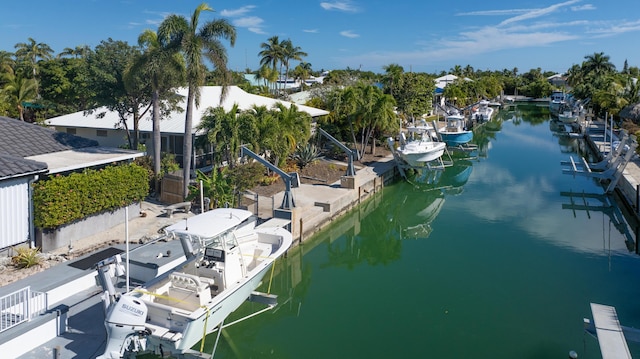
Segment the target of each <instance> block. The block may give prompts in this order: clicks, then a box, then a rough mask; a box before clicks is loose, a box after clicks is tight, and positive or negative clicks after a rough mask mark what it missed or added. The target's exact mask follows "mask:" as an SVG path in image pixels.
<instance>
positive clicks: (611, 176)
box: [560, 136, 638, 193]
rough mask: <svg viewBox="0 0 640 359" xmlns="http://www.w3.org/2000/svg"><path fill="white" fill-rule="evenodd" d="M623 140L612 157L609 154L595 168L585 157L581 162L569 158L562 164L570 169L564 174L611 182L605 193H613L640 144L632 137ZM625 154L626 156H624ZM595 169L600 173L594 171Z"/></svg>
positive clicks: (563, 171) (565, 170) (611, 152)
mask: <svg viewBox="0 0 640 359" xmlns="http://www.w3.org/2000/svg"><path fill="white" fill-rule="evenodd" d="M623 140H624V141H620V143H619V144H618V147H617V148H616V149H615V150H612V151H610V152H609V154H610V156H609V154H607V157H608V158H605V160H604V161H601V162H598V163H596V164H594V166H593V167H592V165H591V164H589V163H588V162H587V160H586V159H585V158H584V157H582V158H581V161H580V162H577V161H575V160H574V159H573V157H569V161H562V162H560V163H561V164H562V165H564V166H569V168H568V169H567V168H565V169H563V170H562V173H565V174H572V175H573V176H574V177H575V176H576V175H580V176H585V177H591V178H596V179H599V180H600V181H609V184H608V186H607V188H606V190H605V192H606V193H611V192H613V190H614V189H615V188H616V185H617V184H618V181H619V180H620V177H621V176H622V172H623V171H624V169H625V167H626V166H627V164H628V163H629V161H630V160H631V158H632V157H633V156H634V155H635V151H636V148H637V147H638V143H637V142H636V141H635V140H634V139H632V138H631V137H630V136H624V137H623ZM625 151H626V152H625ZM623 153H624V155H623V156H622V154H623ZM593 169H598V170H600V171H592V170H593Z"/></svg>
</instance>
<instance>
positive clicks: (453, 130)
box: [438, 113, 473, 147]
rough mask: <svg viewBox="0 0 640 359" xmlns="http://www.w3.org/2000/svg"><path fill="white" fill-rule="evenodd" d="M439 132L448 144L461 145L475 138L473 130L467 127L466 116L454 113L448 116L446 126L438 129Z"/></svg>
mask: <svg viewBox="0 0 640 359" xmlns="http://www.w3.org/2000/svg"><path fill="white" fill-rule="evenodd" d="M438 134H439V135H440V137H441V138H442V141H444V142H445V143H446V144H447V146H452V147H455V146H461V145H465V144H467V143H469V142H470V141H471V140H472V139H473V131H472V130H470V129H467V125H466V121H465V119H464V116H462V115H461V114H459V113H454V114H451V115H449V116H447V118H446V124H445V126H443V127H441V128H440V129H438Z"/></svg>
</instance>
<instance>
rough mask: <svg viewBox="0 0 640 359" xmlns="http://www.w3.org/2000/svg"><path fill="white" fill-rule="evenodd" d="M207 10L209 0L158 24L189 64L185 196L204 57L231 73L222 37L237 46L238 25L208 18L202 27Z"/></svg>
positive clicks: (165, 39)
mask: <svg viewBox="0 0 640 359" xmlns="http://www.w3.org/2000/svg"><path fill="white" fill-rule="evenodd" d="M203 11H213V9H212V8H211V7H209V5H207V4H206V3H202V4H200V5H198V7H197V8H196V9H195V10H194V11H193V15H191V19H190V20H187V19H186V18H185V17H184V16H180V15H175V14H173V15H169V16H168V17H167V18H166V19H164V21H162V23H161V24H160V26H159V27H158V37H159V38H160V40H161V41H163V42H165V43H166V44H167V46H168V47H173V48H176V49H179V50H180V51H181V52H182V54H183V55H184V59H185V64H186V77H187V86H188V93H187V110H186V116H185V124H184V126H185V127H184V146H183V154H182V155H183V162H182V164H183V171H184V172H183V176H184V185H183V190H184V196H185V197H186V196H187V195H188V194H189V179H190V178H191V170H190V168H191V151H192V150H193V138H192V131H193V129H192V126H193V106H194V105H195V106H198V105H199V103H200V86H202V85H204V83H205V78H206V75H207V66H206V64H205V62H204V60H205V58H206V59H207V60H209V61H211V63H212V64H213V65H214V66H215V67H216V69H217V70H219V71H221V72H224V73H228V70H227V51H226V49H225V48H224V46H223V44H222V42H221V41H220V38H223V39H227V40H229V43H230V45H231V46H234V45H235V42H236V29H235V27H233V26H232V25H231V24H230V23H229V22H227V21H226V20H224V19H217V20H211V21H207V22H206V23H204V24H203V25H202V27H200V28H199V27H198V25H199V20H200V14H201V13H202V12H203ZM228 77H230V76H227V79H228ZM224 85H226V84H224ZM225 88H226V87H225ZM224 94H225V91H223V96H224Z"/></svg>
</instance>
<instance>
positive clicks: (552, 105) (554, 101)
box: [549, 90, 567, 115]
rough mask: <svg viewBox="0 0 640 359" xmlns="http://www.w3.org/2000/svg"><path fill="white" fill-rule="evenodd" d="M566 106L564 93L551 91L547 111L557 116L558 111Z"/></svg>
mask: <svg viewBox="0 0 640 359" xmlns="http://www.w3.org/2000/svg"><path fill="white" fill-rule="evenodd" d="M566 104H567V100H566V95H565V93H564V91H558V90H556V91H553V92H552V93H551V96H550V97H549V111H550V112H551V114H552V115H558V114H559V113H560V110H561V109H562V108H563V107H564V106H565V105H566Z"/></svg>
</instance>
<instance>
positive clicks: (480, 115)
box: [471, 100, 494, 123]
mask: <svg viewBox="0 0 640 359" xmlns="http://www.w3.org/2000/svg"><path fill="white" fill-rule="evenodd" d="M490 104H491V103H490V102H489V101H487V100H482V101H480V102H478V104H477V105H476V106H473V107H472V109H471V121H476V122H480V123H482V122H487V121H491V117H492V116H493V112H494V109H493V107H491V106H490Z"/></svg>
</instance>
